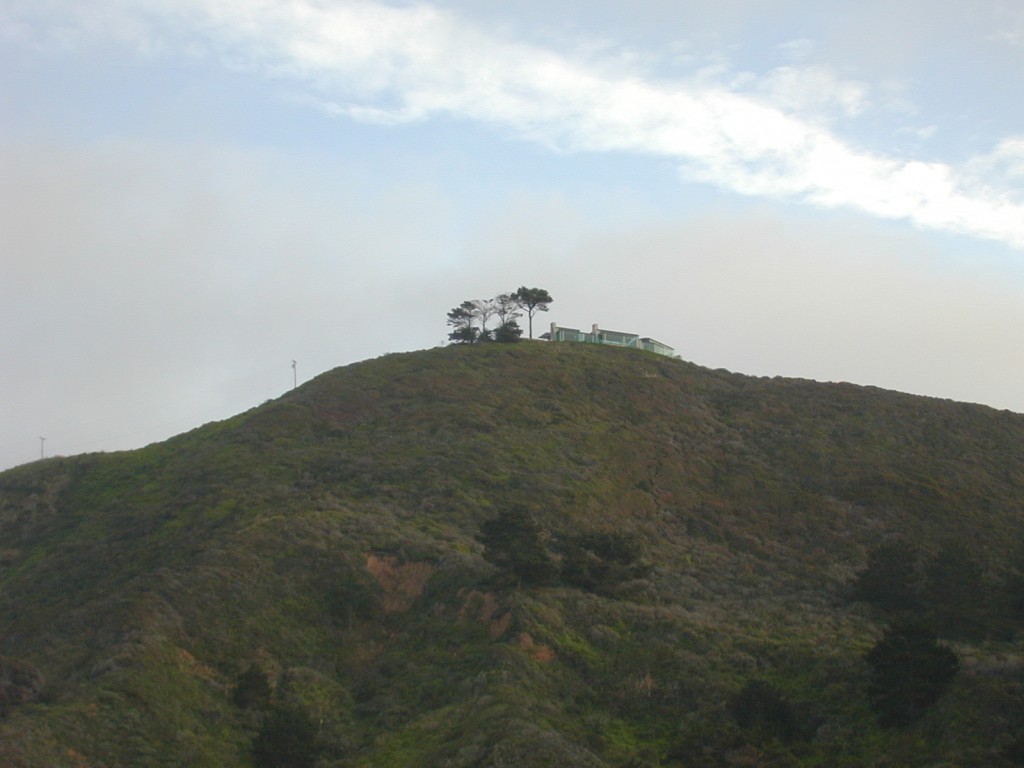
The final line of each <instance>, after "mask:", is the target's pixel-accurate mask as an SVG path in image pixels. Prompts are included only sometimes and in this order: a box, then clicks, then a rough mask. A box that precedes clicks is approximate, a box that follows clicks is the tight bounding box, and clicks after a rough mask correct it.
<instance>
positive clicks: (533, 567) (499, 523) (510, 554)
mask: <svg viewBox="0 0 1024 768" xmlns="http://www.w3.org/2000/svg"><path fill="white" fill-rule="evenodd" d="M480 541H481V542H482V543H483V545H484V558H485V559H486V560H488V561H489V562H491V563H493V564H494V565H496V566H498V567H499V568H502V569H504V570H506V571H508V572H510V573H511V574H513V575H514V576H515V577H516V578H517V579H518V580H519V581H520V582H522V583H523V584H530V585H535V586H540V585H546V584H552V583H554V582H555V579H556V576H557V574H558V569H557V568H556V566H555V563H554V561H553V560H552V559H551V556H550V555H549V554H548V551H547V549H546V548H545V546H544V541H543V538H542V536H541V529H540V526H539V525H537V521H536V520H535V519H534V517H533V515H532V514H531V513H530V511H529V510H528V509H527V508H526V507H524V506H522V505H516V506H514V507H510V508H508V509H506V510H503V511H502V512H500V513H499V514H498V516H497V517H494V518H491V519H490V520H487V521H486V522H484V524H483V525H481V526H480Z"/></svg>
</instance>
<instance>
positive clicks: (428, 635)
mask: <svg viewBox="0 0 1024 768" xmlns="http://www.w3.org/2000/svg"><path fill="white" fill-rule="evenodd" d="M1022 500H1024V416H1020V415H1017V414H1013V413H1009V412H997V411H995V410H992V409H990V408H986V407H982V406H975V405H966V404H960V403H954V402H949V401H941V400H934V399H928V398H921V397H913V396H909V395H902V394H898V393H894V392H887V391H882V390H878V389H873V388H864V387H856V386H853V385H848V384H820V383H814V382H807V381H798V380H786V379H757V378H750V377H744V376H740V375H736V374H732V373H728V372H724V371H710V370H707V369H704V368H700V367H698V366H695V365H691V364H688V363H685V362H683V361H679V360H671V359H666V358H662V357H658V356H655V355H652V354H648V353H644V352H638V351H632V350H619V349H611V348H606V347H597V346H577V345H570V344H542V343H521V344H514V345H499V344H484V345H472V346H453V347H447V348H443V349H435V350H429V351H424V352H417V353H411V354H404V355H389V356H385V357H383V358H379V359H376V360H372V361H367V362H364V363H360V364H357V365H352V366H348V367H345V368H342V369H338V370H335V371H332V372H330V373H327V374H324V375H322V376H320V377H318V378H317V379H315V380H314V381H312V382H309V383H308V384H306V385H304V386H302V387H300V388H298V389H296V390H294V391H292V392H289V393H288V394H286V395H285V396H283V397H281V398H279V399H277V400H274V401H272V402H268V403H266V404H264V405H263V406H261V407H259V408H256V409H253V410H251V411H249V412H247V413H244V414H241V415H239V416H237V417H235V418H232V419H229V420H227V421H224V422H220V423H215V424H209V425H206V426H204V427H202V428H200V429H197V430H194V431H192V432H190V433H188V434H185V435H181V436H179V437H176V438H173V439H171V440H168V441H166V442H164V443H160V444H156V445H152V446H149V447H147V448H144V449H141V450H137V451H131V452H124V453H116V454H100V455H86V456H79V457H72V458H62V459H49V460H46V461H40V462H36V463H34V464H31V465H26V466H23V467H19V468H16V469H13V470H9V471H7V472H4V473H2V474H0V627H2V632H0V708H2V712H3V715H4V716H3V720H2V721H0V764H3V765H5V766H41V765H46V766H68V767H74V768H84V767H85V766H92V767H99V766H104V767H106V768H113V767H114V766H125V767H127V766H163V765H166V766H181V765H196V766H206V765H209V766H250V765H257V766H264V765H281V766H289V765H294V766H303V765H320V766H334V767H337V768H340V767H342V766H346V767H347V766H374V767H382V766H424V767H426V766H449V767H450V768H457V767H458V768H462V767H465V768H469V767H471V766H472V767H476V766H480V767H481V768H483V767H485V766H486V767H488V768H498V767H499V766H552V765H559V766H566V767H570V766H595V767H599V766H657V765H663V766H720V765H721V766H725V765H773V766H780V765H794V766H796V765H801V766H811V765H822V766H824V765H829V766H836V765H851V766H853V765H901V766H918V765H919V766H926V765H938V764H958V765H993V766H1000V765H1007V766H1009V765H1016V764H1024V757H1022V756H1021V755H1022V753H1024V749H1022V747H1024V740H1022V739H1021V738H1020V737H1021V736H1022V735H1024V698H1022V690H1024V689H1022V683H1024V657H1022V655H1021V648H1022V646H1021V641H1022V640H1024V637H1022V636H1021V629H1022V628H1024V614H1022V613H1021V611H1020V610H1019V609H1020V607H1021V603H1022V600H1021V597H1022V596H1024V589H1022V588H1021V584H1022V577H1021V568H1022V566H1024V557H1022V552H1021V548H1020V542H1021V532H1022V516H1021V512H1022ZM517 547H518V548H517ZM887 557H888V559H886V558H887ZM903 566H905V567H903ZM887 568H889V569H890V570H886V569H887ZM865 569H867V570H865ZM872 576H873V577H874V581H872V580H871V578H869V577H872ZM901 590H902V591H901ZM908 595H909V597H908ZM897 598H899V599H897ZM904 598H905V599H904ZM900 600H904V602H903V603H900ZM906 622H913V623H915V625H920V626H925V627H926V628H927V629H926V631H928V632H931V631H934V632H936V633H937V636H938V645H939V647H941V648H946V649H950V650H952V651H953V652H954V653H955V654H956V658H957V660H958V670H959V671H957V672H956V675H955V677H954V678H953V679H952V682H951V683H950V684H949V685H948V687H947V688H944V689H943V690H942V691H941V695H939V696H938V697H937V698H935V700H934V702H932V701H931V700H929V701H928V702H925V703H922V704H921V705H920V706H919V707H918V708H917V709H915V710H914V712H913V716H912V717H909V716H908V717H907V718H906V721H905V722H898V723H894V722H886V720H885V717H884V712H882V711H880V709H879V707H880V706H881V705H880V704H879V701H880V699H879V696H878V691H877V686H878V685H879V684H880V683H879V682H878V678H877V674H876V672H877V670H874V668H873V667H872V666H871V664H869V662H868V661H867V660H866V654H867V653H868V652H869V651H870V649H872V648H873V647H876V645H877V644H878V643H879V640H880V638H882V637H883V632H884V630H885V628H886V627H894V626H896V625H897V624H899V625H901V626H902V625H903V624H904V623H906ZM901 669H902V668H901ZM901 669H897V672H900V671H901Z"/></svg>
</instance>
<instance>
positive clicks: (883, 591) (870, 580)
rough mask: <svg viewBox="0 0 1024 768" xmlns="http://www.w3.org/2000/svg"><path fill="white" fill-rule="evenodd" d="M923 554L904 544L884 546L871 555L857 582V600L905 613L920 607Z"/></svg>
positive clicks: (855, 581)
mask: <svg viewBox="0 0 1024 768" xmlns="http://www.w3.org/2000/svg"><path fill="white" fill-rule="evenodd" d="M918 559H919V554H918V551H917V549H916V548H914V547H913V546H911V545H910V544H907V543H906V542H903V541H893V542H889V543H886V544H882V545H881V546H879V547H876V548H875V549H873V550H871V552H870V553H869V554H868V564H867V566H866V567H865V568H864V570H862V571H860V572H859V573H858V574H857V578H856V579H855V580H854V582H853V599H854V600H863V601H864V602H867V603H871V604H873V605H876V606H878V607H879V608H881V609H883V610H886V611H892V612H901V611H909V610H911V609H913V608H916V607H917V606H918V605H919V604H920V585H919V581H918V576H917V563H918Z"/></svg>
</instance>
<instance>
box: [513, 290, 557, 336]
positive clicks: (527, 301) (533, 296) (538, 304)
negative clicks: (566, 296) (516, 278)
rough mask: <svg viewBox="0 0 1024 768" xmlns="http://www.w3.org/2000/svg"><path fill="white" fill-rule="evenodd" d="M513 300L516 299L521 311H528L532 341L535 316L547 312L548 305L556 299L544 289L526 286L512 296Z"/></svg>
mask: <svg viewBox="0 0 1024 768" xmlns="http://www.w3.org/2000/svg"><path fill="white" fill-rule="evenodd" d="M512 298H514V299H515V302H516V304H518V305H519V307H520V309H524V310H526V315H527V317H528V318H529V327H530V338H531V339H532V338H533V316H534V315H535V314H537V313H538V312H547V311H548V304H550V303H551V302H552V301H554V299H552V298H551V294H550V293H548V292H547V291H545V290H544V289H543V288H527V287H526V286H525V285H523V286H520V287H519V290H517V291H516V292H515V293H513V294H512Z"/></svg>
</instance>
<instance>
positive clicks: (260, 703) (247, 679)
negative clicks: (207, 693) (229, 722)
mask: <svg viewBox="0 0 1024 768" xmlns="http://www.w3.org/2000/svg"><path fill="white" fill-rule="evenodd" d="M270 694H271V688H270V680H268V679H267V673H266V672H264V671H263V670H262V669H260V667H259V665H257V664H256V662H253V663H252V664H250V665H249V667H248V669H246V670H245V671H244V672H243V673H242V674H240V675H239V676H238V680H237V681H236V682H235V689H234V691H233V692H232V694H231V700H232V701H233V702H234V703H235V706H237V707H241V708H242V709H253V708H262V707H265V706H266V705H267V702H268V701H270Z"/></svg>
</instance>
